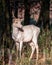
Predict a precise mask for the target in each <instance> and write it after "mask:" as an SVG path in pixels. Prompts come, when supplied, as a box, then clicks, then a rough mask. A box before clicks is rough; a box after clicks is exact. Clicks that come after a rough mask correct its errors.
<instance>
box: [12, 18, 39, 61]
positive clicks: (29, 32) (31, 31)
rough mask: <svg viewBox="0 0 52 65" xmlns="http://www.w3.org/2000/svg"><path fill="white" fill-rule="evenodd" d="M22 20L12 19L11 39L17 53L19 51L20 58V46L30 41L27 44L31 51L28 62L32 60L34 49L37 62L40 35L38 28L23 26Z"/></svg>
mask: <svg viewBox="0 0 52 65" xmlns="http://www.w3.org/2000/svg"><path fill="white" fill-rule="evenodd" d="M22 20H23V19H19V18H13V24H12V28H13V31H12V38H13V39H14V41H15V43H16V47H17V51H18V50H19V51H20V58H21V51H22V46H23V43H24V42H27V44H28V43H29V41H31V42H30V43H29V45H30V47H31V49H32V53H31V55H30V58H29V60H31V59H32V56H33V53H34V51H35V49H36V54H37V55H36V59H37V60H38V50H39V49H38V43H37V40H38V35H39V33H40V28H39V27H37V26H35V25H26V26H23V25H22V24H21V22H22ZM20 29H22V30H23V31H21V30H20Z"/></svg>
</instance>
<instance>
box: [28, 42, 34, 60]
mask: <svg viewBox="0 0 52 65" xmlns="http://www.w3.org/2000/svg"><path fill="white" fill-rule="evenodd" d="M30 47H31V49H32V53H31V55H30V58H29V61H30V60H31V59H32V56H33V54H34V51H35V45H34V43H33V42H31V43H30Z"/></svg>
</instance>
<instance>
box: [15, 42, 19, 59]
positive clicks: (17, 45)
mask: <svg viewBox="0 0 52 65" xmlns="http://www.w3.org/2000/svg"><path fill="white" fill-rule="evenodd" d="M16 49H17V59H18V57H19V43H18V42H16Z"/></svg>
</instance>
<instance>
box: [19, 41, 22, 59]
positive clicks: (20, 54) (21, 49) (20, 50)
mask: <svg viewBox="0 0 52 65" xmlns="http://www.w3.org/2000/svg"><path fill="white" fill-rule="evenodd" d="M22 46H23V42H22V41H21V42H20V59H21V50H22Z"/></svg>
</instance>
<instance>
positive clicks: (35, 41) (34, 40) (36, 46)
mask: <svg viewBox="0 0 52 65" xmlns="http://www.w3.org/2000/svg"><path fill="white" fill-rule="evenodd" d="M33 42H34V44H35V48H36V60H38V53H39V49H38V44H37V38H34V39H33Z"/></svg>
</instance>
